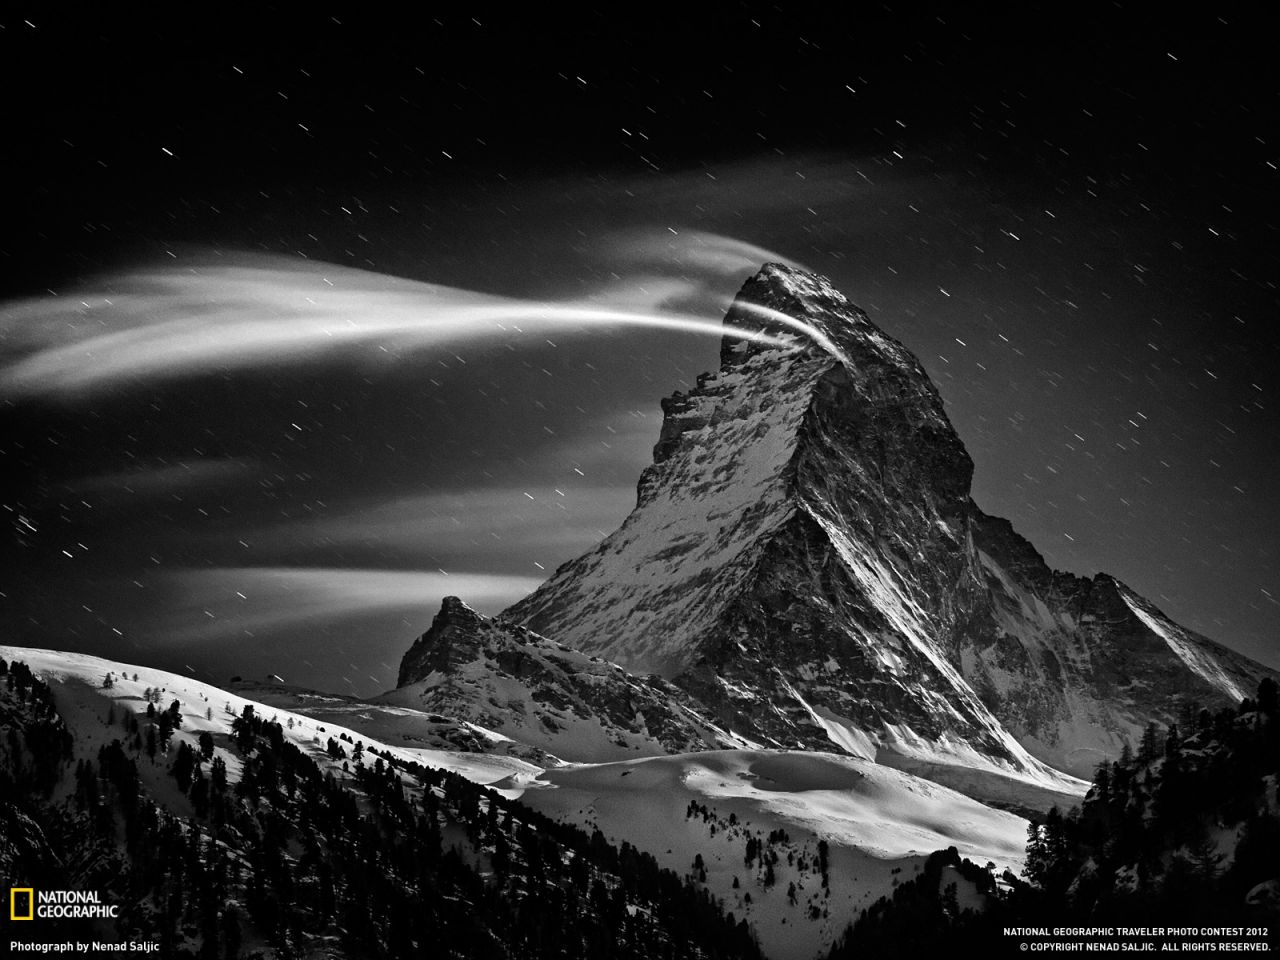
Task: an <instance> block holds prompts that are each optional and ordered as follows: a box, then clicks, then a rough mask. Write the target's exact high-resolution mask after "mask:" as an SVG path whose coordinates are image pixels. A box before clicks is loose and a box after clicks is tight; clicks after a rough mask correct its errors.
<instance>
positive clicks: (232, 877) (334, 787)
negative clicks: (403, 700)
mask: <svg viewBox="0 0 1280 960" xmlns="http://www.w3.org/2000/svg"><path fill="white" fill-rule="evenodd" d="M3 669H4V682H3V686H0V722H2V723H3V725H4V726H5V727H6V728H7V735H6V738H5V742H4V743H3V745H0V792H2V793H3V795H4V796H5V797H6V798H15V800H14V801H13V802H10V803H6V804H5V806H4V808H3V813H2V814H0V816H3V818H4V822H3V824H0V868H3V869H4V872H5V873H6V874H7V875H8V876H7V877H6V882H8V879H10V878H17V877H18V876H19V874H18V870H19V868H20V869H21V881H22V882H23V883H25V884H34V885H36V886H43V887H50V888H73V887H74V888H80V889H96V890H99V891H102V892H103V896H104V899H105V900H109V901H111V902H117V903H120V904H122V906H123V909H122V912H121V916H120V918H119V919H118V920H117V921H115V926H114V927H110V926H107V927H102V926H100V927H99V928H98V929H99V935H102V934H111V935H114V936H116V937H126V938H135V939H139V940H151V941H155V942H158V944H159V945H160V955H162V956H198V957H203V958H208V960H222V958H226V960H233V958H236V957H241V956H254V955H260V956H274V957H280V958H287V957H308V956H327V955H338V956H350V957H370V958H408V957H419V956H424V955H430V956H435V957H459V958H461V957H493V958H499V957H517V956H518V957H562V958H597V957H599V958H619V960H621V958H637V960H639V958H707V960H720V958H723V960H729V958H746V960H754V958H757V957H759V956H760V954H759V950H758V948H757V946H756V943H755V939H754V937H753V936H752V934H751V933H750V932H749V930H748V929H747V925H746V924H745V922H743V921H739V920H735V918H734V917H733V916H732V915H731V914H730V915H726V914H725V913H724V912H723V911H722V910H721V908H720V906H719V904H718V903H716V902H714V901H713V900H712V899H711V898H710V897H709V896H708V895H707V894H706V893H705V892H704V891H701V890H700V889H698V888H697V887H696V886H695V885H694V884H692V883H691V882H690V881H689V880H688V879H687V878H681V877H678V876H677V875H675V874H674V873H672V872H670V871H668V870H664V869H660V868H659V867H658V866H657V864H656V862H655V861H654V859H653V858H652V857H651V856H649V855H648V854H645V853H642V852H640V851H638V850H636V849H635V848H634V847H632V846H630V845H629V844H626V843H624V844H622V845H621V846H620V847H617V846H614V845H612V844H611V843H609V842H607V841H606V839H605V837H604V836H603V835H602V834H601V833H599V832H598V831H597V832H595V833H594V834H591V835H588V834H587V833H585V832H583V831H582V830H579V829H577V828H576V827H571V826H565V825H562V824H559V823H556V822H554V821H552V820H550V819H549V818H546V817H544V816H542V815H540V814H538V813H536V812H534V811H531V810H529V809H527V808H526V807H524V806H522V805H521V804H519V803H517V802H515V801H512V800H508V799H506V798H504V797H502V796H501V795H500V794H498V793H496V792H494V791H492V790H489V789H486V788H484V787H481V786H478V785H477V784H475V783H472V782H471V781H468V780H466V779H464V778H462V777H460V776H457V775H455V774H453V773H450V772H446V771H442V770H438V769H433V768H428V767H424V766H420V765H417V764H406V763H403V762H392V761H390V760H389V759H387V758H384V757H382V756H380V755H377V753H376V751H374V750H364V749H363V748H362V745H358V744H348V745H344V744H343V743H340V742H338V741H337V740H332V739H331V740H330V741H329V743H328V744H327V751H328V754H329V756H330V757H331V758H334V759H340V760H341V763H342V764H343V766H344V768H345V769H344V775H343V776H341V777H336V776H335V775H334V773H333V772H332V771H329V772H326V773H322V772H321V769H320V767H319V766H318V765H317V763H316V762H315V761H314V760H313V759H311V758H309V757H308V756H306V755H305V754H304V753H303V751H302V750H300V749H299V748H298V747H297V746H296V745H294V744H293V743H291V742H289V741H287V740H286V738H285V736H284V731H283V729H282V727H281V726H280V724H279V723H275V722H272V721H271V720H268V719H266V718H263V717H260V716H257V715H255V714H254V713H253V712H252V709H251V708H250V709H248V710H246V711H245V712H244V713H243V714H242V715H241V716H239V717H237V718H236V719H235V721H234V723H233V724H232V736H231V738H230V740H231V742H230V743H229V744H217V745H216V746H215V743H214V740H215V738H214V737H212V736H211V735H209V734H207V733H206V734H202V735H201V737H200V738H199V741H198V748H195V749H193V748H192V747H191V746H190V745H189V744H188V743H187V742H185V741H184V742H182V743H180V744H179V745H177V746H176V747H172V748H171V743H170V742H169V741H170V738H172V735H173V731H174V729H175V728H176V726H177V725H178V724H180V723H181V716H180V713H179V712H178V711H177V710H156V709H155V705H154V703H152V702H150V698H148V704H147V712H146V713H145V714H144V713H141V712H134V711H132V710H129V709H127V708H126V709H119V708H117V707H116V706H115V705H112V706H111V707H110V708H109V712H108V714H107V715H106V716H104V718H103V722H104V723H106V724H108V725H110V726H111V727H112V729H111V730H110V736H109V738H108V741H107V742H106V743H105V744H104V745H103V746H102V747H101V748H100V749H99V750H98V751H97V755H96V756H94V757H84V756H81V757H80V758H79V759H73V758H74V752H73V740H72V737H71V735H70V734H69V733H68V730H67V727H66V725H65V724H64V723H63V721H62V719H61V718H60V717H59V714H58V710H57V707H56V705H55V698H54V696H53V695H52V694H51V691H50V689H49V687H48V686H47V685H46V684H45V683H43V682H42V681H41V680H40V679H38V678H36V677H34V676H32V674H31V671H30V670H28V669H27V667H26V666H25V665H24V664H22V663H13V664H4V665H3ZM224 746H225V747H226V748H228V749H229V751H230V754H229V759H231V760H232V764H231V765H233V766H236V767H238V768H239V773H238V775H236V776H232V775H231V773H230V772H229V769H228V767H229V764H228V762H227V760H224V759H223V756H222V755H221V752H220V751H219V750H218V749H217V748H218V747H224ZM348 753H350V754H351V759H347V756H348ZM148 765H155V766H157V767H159V768H161V769H163V770H164V772H165V774H166V776H167V777H168V778H169V780H166V782H169V781H170V780H171V783H172V788H173V792H172V796H171V797H169V798H168V799H167V801H165V802H158V801H157V800H156V799H155V798H154V797H152V796H151V795H150V792H154V793H157V794H158V793H159V792H160V791H157V790H154V788H153V790H152V791H150V792H149V791H148V790H147V789H146V787H145V785H144V781H145V779H146V778H145V776H144V775H143V772H145V770H146V769H147V767H148ZM19 865H20V866H19ZM94 923H99V924H109V923H110V921H94ZM30 933H31V934H33V935H36V936H39V937H40V938H41V939H46V940H53V939H58V938H60V937H65V936H71V935H75V936H80V937H83V936H84V935H85V933H86V921H63V922H61V923H59V922H56V921H50V922H47V923H45V922H42V923H41V924H39V925H38V929H37V928H36V927H33V928H30Z"/></svg>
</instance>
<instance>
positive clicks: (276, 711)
mask: <svg viewBox="0 0 1280 960" xmlns="http://www.w3.org/2000/svg"><path fill="white" fill-rule="evenodd" d="M0 657H3V658H4V659H5V660H8V661H15V662H23V663H25V664H27V665H28V666H29V668H30V670H31V671H32V672H33V673H34V674H35V675H36V676H37V677H40V678H42V679H43V681H44V682H45V683H47V684H48V685H49V688H50V690H51V691H52V697H53V701H54V703H55V704H56V707H57V711H58V713H59V714H60V715H61V717H62V718H63V719H64V721H65V724H66V727H67V729H68V730H69V731H70V734H71V737H72V740H73V743H74V748H73V749H74V756H75V757H77V758H80V759H89V758H94V757H97V756H98V754H99V752H100V751H102V750H103V749H104V748H106V747H108V746H109V745H110V743H111V742H112V741H113V740H116V739H123V740H125V741H128V740H129V739H130V738H129V736H128V734H127V730H128V722H127V721H124V722H123V723H122V720H121V718H123V717H124V716H125V714H126V713H127V714H129V715H130V716H133V717H135V719H136V721H137V722H138V723H140V724H141V729H144V730H145V729H146V728H147V726H148V724H153V723H155V722H156V721H154V720H149V719H148V718H147V716H146V709H147V704H149V703H151V704H152V705H155V704H154V701H155V699H156V697H157V696H158V700H159V704H158V707H159V709H160V712H167V711H168V710H169V708H170V704H172V703H173V702H174V701H177V704H178V706H177V708H176V713H177V714H178V715H179V716H180V717H181V719H182V723H181V725H179V726H177V727H176V728H175V729H173V731H172V733H171V740H170V743H169V745H168V748H167V751H166V750H164V749H163V748H162V749H160V750H159V752H158V753H157V754H156V756H155V757H149V756H147V750H146V749H141V750H140V751H139V752H138V753H136V754H134V755H133V756H134V762H135V763H136V764H137V769H138V772H139V777H140V783H141V790H142V793H143V794H144V795H145V796H146V797H147V798H149V799H151V800H154V801H155V802H156V803H158V804H160V805H161V807H162V808H164V809H165V810H167V811H169V812H170V813H172V814H175V815H177V816H179V817H183V818H188V819H193V820H195V821H199V820H200V815H199V812H198V811H197V809H196V806H195V804H194V802H193V800H192V799H191V798H190V796H189V794H188V792H187V790H184V789H181V788H180V786H179V783H178V782H177V781H175V779H174V777H173V774H172V767H173V765H174V763H175V758H176V757H177V756H178V755H180V754H182V753H183V752H184V748H185V749H189V750H191V751H192V752H193V753H197V754H198V753H199V751H200V750H201V749H202V742H201V741H202V735H203V734H208V735H209V736H210V737H211V738H212V754H211V756H210V758H208V759H210V760H212V759H213V758H216V759H217V760H218V761H220V763H221V765H222V766H223V767H224V768H225V775H226V779H227V781H228V784H229V787H230V788H231V789H232V790H233V791H234V790H235V789H237V786H238V784H239V783H240V782H241V780H242V778H243V776H244V771H245V770H246V768H247V767H246V755H245V754H243V753H242V752H241V751H240V750H239V749H238V748H237V747H236V745H235V744H236V742H237V737H238V736H240V734H239V733H238V730H239V729H240V727H241V726H242V723H241V722H240V718H243V717H244V716H245V713H246V708H251V709H250V713H251V715H252V716H254V717H256V718H258V720H259V721H260V722H263V723H266V724H270V725H271V726H272V728H273V729H277V730H278V731H279V734H278V735H279V737H280V742H281V744H282V745H288V746H289V747H291V748H294V749H296V750H297V751H298V753H299V755H300V756H301V757H303V758H305V759H306V760H307V762H310V763H314V764H316V765H317V766H318V768H319V769H320V770H321V771H322V772H323V773H324V774H326V775H332V776H333V777H334V779H335V782H336V783H338V784H348V785H349V786H350V788H351V789H354V790H357V791H360V790H365V789H367V788H366V787H365V786H362V784H363V782H364V778H365V777H367V775H368V774H367V771H368V770H370V769H371V768H372V767H373V766H374V765H375V764H376V765H377V766H378V767H379V768H380V769H381V768H382V767H383V766H384V765H385V766H386V768H388V769H390V768H391V767H395V769H396V770H397V771H398V773H399V776H400V777H401V778H402V783H401V785H400V786H399V787H398V789H399V790H400V791H401V792H402V793H403V794H404V795H406V796H407V797H408V798H409V799H410V800H411V801H414V800H415V798H417V800H416V802H423V799H422V798H425V793H426V792H430V791H429V789H428V788H426V787H424V786H423V784H422V782H421V780H420V778H417V777H415V776H414V775H413V774H412V771H413V770H416V769H422V770H434V771H449V772H452V773H455V774H458V775H460V776H462V777H465V778H466V779H467V780H469V781H471V782H474V783H476V784H488V785H490V786H491V787H493V788H494V789H495V790H497V791H498V792H499V794H500V795H501V796H503V797H507V798H519V802H520V804H521V806H522V808H523V807H525V806H527V808H531V809H533V810H536V811H540V812H541V813H543V814H545V815H547V816H550V817H552V818H553V819H555V820H557V821H561V822H564V823H567V824H573V825H577V826H580V827H582V828H584V829H586V830H588V831H591V830H594V829H596V828H599V830H600V831H601V832H602V840H605V839H607V840H608V841H610V842H612V843H616V844H625V845H629V846H630V847H633V848H635V849H638V850H639V851H641V852H642V853H647V854H651V855H652V856H653V857H655V858H656V861H657V863H658V865H660V866H662V867H666V868H668V869H670V870H672V871H674V872H675V873H676V874H677V875H680V876H688V877H690V878H691V879H692V882H693V884H694V889H697V890H705V891H706V892H708V893H709V894H711V895H713V896H714V897H716V898H718V899H720V900H721V901H723V903H724V905H725V909H726V910H727V911H730V912H732V914H733V915H734V916H735V917H737V918H740V919H745V920H746V921H747V923H748V924H749V925H750V927H751V929H752V930H753V931H754V932H755V934H756V935H757V936H758V937H759V939H760V942H761V945H762V947H763V948H764V950H765V952H766V954H767V955H769V956H772V957H777V958H780V960H781V958H797V960H798V958H806V957H813V956H816V955H817V954H818V953H819V952H820V951H821V950H823V949H825V948H828V947H829V946H830V945H831V943H832V942H833V939H834V937H835V936H836V935H837V934H838V933H839V932H840V931H841V930H843V929H844V926H845V925H846V924H847V923H848V922H849V920H850V919H851V918H852V916H853V914H854V912H855V911H856V909H858V908H859V907H861V906H864V905H865V904H867V903H870V902H872V901H874V900H875V899H876V898H877V897H879V896H882V895H884V894H886V893H888V892H890V891H891V890H892V888H893V886H894V883H895V882H896V881H897V879H898V878H899V877H903V876H910V875H911V874H912V873H914V872H915V871H916V870H917V869H918V868H919V865H920V864H921V863H922V862H923V857H924V856H925V855H926V854H927V853H929V852H930V851H932V850H934V849H936V848H939V847H946V846H951V845H955V846H957V847H958V848H959V849H961V850H962V851H964V852H965V854H966V855H967V856H970V857H972V858H975V859H978V860H981V861H983V862H986V861H988V860H990V861H993V862H995V863H996V864H997V865H998V866H1000V867H1001V868H1002V869H1003V868H1005V867H1013V868H1014V869H1018V868H1019V867H1020V865H1021V857H1022V852H1021V847H1022V841H1023V839H1024V838H1025V835H1026V821H1025V820H1023V819H1022V818H1020V817H1018V816H1015V815H1013V814H1011V813H1006V812H1004V811H1000V810H995V809H992V808H990V807H987V806H984V805H982V804H980V803H978V802H976V801H974V800H971V799H969V798H968V797H965V796H962V795H960V794H958V793H956V792H954V791H952V790H949V789H947V788H944V787H941V786H939V785H937V784H935V783H930V782H928V781H924V780H921V779H919V778H916V777H913V776H910V775H908V774H905V773H902V772H900V771H896V770H892V769H888V768H885V767H880V766H877V765H875V764H873V763H870V762H868V761H866V760H862V759H858V758H852V757H847V756H837V755H833V754H824V753H817V752H796V751H770V750H724V751H705V752H701V753H695V754H684V755H677V756H658V757H645V758H641V759H637V760H632V761H627V762H624V763H617V762H615V763H605V764H566V765H558V766H555V767H551V768H545V767H541V766H538V765H536V764H533V763H529V762H527V761H525V760H521V759H519V758H517V757H512V756H505V755H487V754H483V753H466V752H461V751H451V750H440V749H429V748H414V747H405V746H402V745H397V744H389V743H386V742H382V741H379V740H375V739H374V738H372V737H370V736H369V735H368V734H367V733H365V732H361V731H360V730H359V729H357V728H355V727H354V726H347V725H342V724H337V723H334V722H333V721H332V720H330V719H329V718H328V717H326V718H325V719H323V720H322V719H319V718H317V717H314V716H308V715H306V714H304V713H298V712H294V711H290V710H285V709H282V708H280V707H278V706H271V705H269V704H266V703H263V702H261V701H255V700H252V699H250V698H248V697H245V696H243V695H241V694H238V693H233V692H231V691H228V690H225V689H222V688H219V687H215V686H213V685H210V684H206V683H202V682H200V681H197V680H192V679H190V678H187V677H183V676H181V675H178V674H173V673H169V672H166V671H162V670H156V669H152V668H147V667H142V666H135V665H131V664H123V663H117V662H113V661H108V660H103V659H100V658H97V657H90V656H86V655H82V654H72V653H62V652H58V651H50V650H34V649H26V648H21V647H12V646H4V647H0ZM104 684H106V685H104ZM153 691H154V693H152V696H151V697H148V693H149V692H153ZM277 693H278V691H277ZM315 696H322V695H317V694H309V695H308V697H315ZM346 705H347V706H349V707H350V712H349V713H348V714H347V715H348V716H349V717H351V718H352V719H358V718H359V715H360V714H361V713H363V712H364V711H363V709H362V708H361V707H360V706H351V705H350V704H349V702H347V703H346ZM110 714H114V715H115V718H114V719H112V721H111V722H107V718H108V716H109V715H110ZM378 722H382V720H381V719H379V721H378ZM437 722H443V721H442V718H437ZM138 736H139V742H140V743H142V742H146V739H147V735H146V734H145V733H141V734H138ZM357 758H358V759H357ZM249 768H251V769H252V768H253V767H252V762H250V766H249ZM255 776H256V775H255ZM69 789H70V787H69V785H68V784H67V783H66V782H65V781H63V782H62V784H61V786H59V787H58V788H56V789H55V792H54V795H53V796H54V798H55V799H56V798H59V797H66V796H67V791H68V790H69ZM188 789H189V788H188ZM456 836H461V834H459V835H456ZM453 837H455V835H454V834H450V833H448V832H447V831H446V841H447V842H446V848H447V846H448V842H452V841H451V839H450V838H453ZM462 846H463V847H464V848H465V847H466V846H467V845H466V844H465V843H464V844H462ZM488 855H489V854H484V856H488ZM735 879H736V880H737V885H736V886H735V883H734V881H735ZM793 885H794V887H793Z"/></svg>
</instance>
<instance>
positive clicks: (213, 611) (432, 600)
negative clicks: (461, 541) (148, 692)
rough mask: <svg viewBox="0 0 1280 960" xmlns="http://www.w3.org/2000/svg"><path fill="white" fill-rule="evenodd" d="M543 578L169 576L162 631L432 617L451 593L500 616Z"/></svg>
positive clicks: (201, 637)
mask: <svg viewBox="0 0 1280 960" xmlns="http://www.w3.org/2000/svg"><path fill="white" fill-rule="evenodd" d="M539 582H541V581H540V578H538V577H520V576H500V575H492V574H483V573H468V572H452V573H447V574H446V573H443V572H440V571H419V570H369V569H346V568H335V567H223V568H218V569H213V570H187V571H182V572H180V573H173V574H168V575H166V576H165V577H164V585H165V587H166V589H167V591H168V592H170V593H172V594H173V599H172V601H171V602H170V603H169V604H168V605H167V609H166V619H165V622H164V623H162V624H160V626H159V627H158V628H157V629H156V630H155V633H156V635H157V636H163V637H165V638H166V639H167V640H168V641H169V642H178V643H187V642H195V641H209V640H220V639H227V640H230V639H243V638H245V637H252V636H256V635H259V634H265V633H270V632H273V631H281V630H285V629H289V628H295V627H299V626H302V625H304V624H307V623H315V624H317V625H321V626H331V625H332V623H333V622H334V621H336V620H340V619H344V618H356V617H362V616H366V615H369V614H378V613H391V612H398V611H404V612H406V613H413V614H415V615H417V616H418V617H420V618H424V617H428V616H429V614H430V611H432V610H434V608H435V607H436V606H438V604H439V602H440V598H441V597H444V596H458V597H461V598H462V599H463V600H465V601H466V602H467V603H469V604H471V605H472V606H474V607H476V608H477V609H479V610H481V611H486V612H497V611H498V610H501V609H502V608H504V607H506V606H508V605H510V604H511V603H514V602H515V601H516V600H518V599H519V598H521V597H523V596H524V595H525V594H527V593H529V592H530V591H531V590H533V589H534V588H535V587H536V586H537V585H538V583H539Z"/></svg>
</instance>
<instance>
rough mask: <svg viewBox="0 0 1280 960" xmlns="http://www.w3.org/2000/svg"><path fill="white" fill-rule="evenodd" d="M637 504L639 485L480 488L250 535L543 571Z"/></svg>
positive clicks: (285, 549)
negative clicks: (637, 488)
mask: <svg viewBox="0 0 1280 960" xmlns="http://www.w3.org/2000/svg"><path fill="white" fill-rule="evenodd" d="M634 505H635V486H634V484H627V485H626V486H603V487H595V486H592V487H568V486H565V487H563V488H556V487H549V486H534V485H530V486H527V487H502V488H478V489H474V490H466V491H451V492H432V493H426V494H420V495H413V496H406V497H395V498H390V499H385V500H378V501H374V502H370V503H365V504H357V505H355V506H352V507H350V508H348V509H347V510H344V511H342V512H340V513H337V514H336V515H316V516H312V517H310V518H308V519H307V520H305V521H295V522H290V523H280V524H276V525H273V526H268V527H266V528H263V529H258V530H255V531H253V532H252V533H246V534H245V536H246V537H251V538H252V543H253V548H254V550H255V551H257V552H258V553H259V554H262V553H265V554H266V555H268V556H273V557H275V556H293V557H297V556H306V557H311V558H316V557H322V556H325V555H326V554H330V553H336V554H340V555H342V556H344V557H352V556H353V555H363V554H362V551H363V552H365V553H367V554H368V555H369V556H370V557H373V556H377V557H395V558H396V560H397V561H399V562H416V563H425V562H428V560H429V559H430V560H434V561H435V562H439V563H444V564H448V563H452V562H455V560H456V559H458V558H465V559H466V561H467V563H470V564H482V565H483V566H484V568H485V569H487V570H503V569H507V570H509V569H511V566H512V565H513V563H515V562H516V561H515V558H517V557H519V558H529V559H525V560H522V561H520V562H523V563H524V564H525V565H526V567H527V569H528V573H529V574H530V575H531V576H535V577H538V576H545V575H547V574H548V573H550V571H551V569H553V568H554V566H555V565H557V564H559V563H560V562H562V561H563V560H566V559H569V558H571V557H573V556H576V555H577V554H579V553H581V552H583V551H584V550H587V549H588V548H590V547H591V546H593V545H594V544H595V543H597V542H598V541H599V540H601V539H602V538H603V537H604V536H605V535H606V534H607V533H608V532H609V531H610V530H612V529H614V528H615V527H617V525H618V524H619V523H620V522H621V520H622V519H623V517H625V516H626V514H627V512H628V511H629V510H630V509H631V508H632V507H633V506H634ZM538 563H540V564H541V570H539V567H538V566H537V564H538ZM452 575H453V573H452V571H450V576H452Z"/></svg>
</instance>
